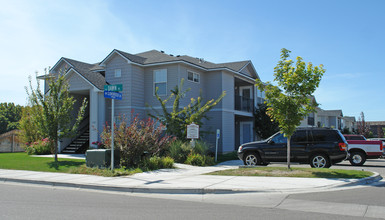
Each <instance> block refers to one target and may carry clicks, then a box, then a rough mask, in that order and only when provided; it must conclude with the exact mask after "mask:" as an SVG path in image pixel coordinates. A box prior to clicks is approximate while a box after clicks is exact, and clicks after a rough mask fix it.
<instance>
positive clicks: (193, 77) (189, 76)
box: [187, 71, 200, 83]
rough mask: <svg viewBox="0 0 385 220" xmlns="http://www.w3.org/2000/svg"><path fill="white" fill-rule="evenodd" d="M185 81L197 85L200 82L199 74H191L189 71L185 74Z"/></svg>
mask: <svg viewBox="0 0 385 220" xmlns="http://www.w3.org/2000/svg"><path fill="white" fill-rule="evenodd" d="M187 79H188V80H190V81H193V82H196V83H199V81H200V77H199V74H198V73H194V72H191V71H188V72H187Z"/></svg>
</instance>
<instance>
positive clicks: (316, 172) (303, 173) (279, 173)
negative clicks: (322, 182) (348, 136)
mask: <svg viewBox="0 0 385 220" xmlns="http://www.w3.org/2000/svg"><path fill="white" fill-rule="evenodd" d="M207 175H223V176H271V177H306V178H345V179H361V178H365V177H370V176H372V175H373V173H372V172H369V171H360V170H341V169H322V168H318V169H317V168H292V169H291V170H289V169H287V168H286V167H253V168H238V169H231V170H222V171H216V172H212V173H207Z"/></svg>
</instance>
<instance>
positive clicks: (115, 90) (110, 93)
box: [104, 84, 123, 170]
mask: <svg viewBox="0 0 385 220" xmlns="http://www.w3.org/2000/svg"><path fill="white" fill-rule="evenodd" d="M120 91H123V85H122V84H116V85H105V86H104V98H108V99H111V170H114V124H115V117H114V115H115V99H117V100H122V93H119V92H120Z"/></svg>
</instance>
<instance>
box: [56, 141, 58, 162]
mask: <svg viewBox="0 0 385 220" xmlns="http://www.w3.org/2000/svg"><path fill="white" fill-rule="evenodd" d="M57 151H58V146H57V141H55V162H57Z"/></svg>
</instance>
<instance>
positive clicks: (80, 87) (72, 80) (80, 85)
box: [68, 71, 93, 92]
mask: <svg viewBox="0 0 385 220" xmlns="http://www.w3.org/2000/svg"><path fill="white" fill-rule="evenodd" d="M68 84H69V85H70V88H69V91H70V92H73V91H84V90H89V89H91V88H92V87H93V86H91V84H90V83H89V82H88V81H86V80H85V79H84V78H82V77H81V76H80V75H79V74H78V73H76V72H74V71H71V73H70V75H69V79H68Z"/></svg>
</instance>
